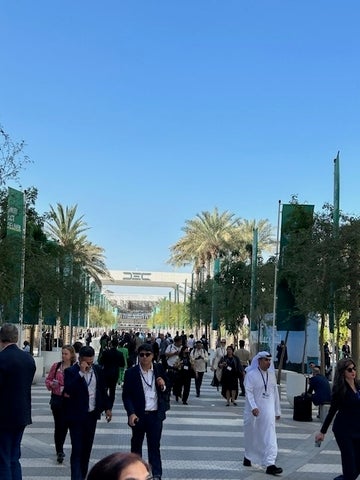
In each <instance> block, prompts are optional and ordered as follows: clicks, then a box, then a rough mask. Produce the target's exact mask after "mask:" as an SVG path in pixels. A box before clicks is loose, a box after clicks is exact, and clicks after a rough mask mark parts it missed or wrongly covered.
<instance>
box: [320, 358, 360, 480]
mask: <svg viewBox="0 0 360 480" xmlns="http://www.w3.org/2000/svg"><path fill="white" fill-rule="evenodd" d="M335 415H336V417H335ZM334 417H335V420H334V423H333V428H332V430H333V432H334V435H335V439H336V442H337V444H338V446H339V449H340V453H341V463H342V470H343V474H342V475H340V476H339V477H336V480H340V479H341V480H355V479H356V478H358V475H360V382H359V380H358V378H357V376H356V365H355V363H354V361H353V360H352V359H351V358H343V359H342V360H339V361H338V363H337V366H336V371H335V377H334V384H333V388H332V395H331V404H330V409H329V413H328V414H327V416H326V418H325V420H324V423H323V425H322V427H321V429H320V432H319V433H317V434H316V436H315V440H316V441H319V442H321V441H323V440H324V437H325V434H326V432H327V430H328V428H329V426H330V424H331V422H332V420H333V418H334Z"/></svg>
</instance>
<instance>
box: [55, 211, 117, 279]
mask: <svg viewBox="0 0 360 480" xmlns="http://www.w3.org/2000/svg"><path fill="white" fill-rule="evenodd" d="M50 209H51V210H50V220H48V222H47V231H48V233H49V235H50V236H51V237H52V239H53V240H55V241H56V242H57V243H58V244H59V245H60V246H61V247H62V248H63V251H64V253H65V255H70V256H71V257H72V261H73V262H74V263H76V264H79V265H81V267H82V269H83V271H85V272H86V273H87V274H89V275H90V277H92V278H93V279H94V281H95V282H96V283H97V285H98V286H99V287H101V280H100V277H101V276H103V277H107V276H109V272H108V269H107V268H106V265H105V261H104V249H103V248H102V247H99V246H98V245H95V244H93V243H91V242H89V240H88V239H87V236H86V235H85V234H84V232H86V231H87V230H88V229H89V227H88V226H87V224H86V222H84V220H83V215H82V216H81V217H79V218H77V219H76V218H75V216H76V210H77V205H74V206H72V207H66V208H65V210H64V207H63V206H62V205H61V204H60V203H58V204H57V211H55V209H54V208H53V207H52V206H51V205H50Z"/></svg>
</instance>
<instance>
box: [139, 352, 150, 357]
mask: <svg viewBox="0 0 360 480" xmlns="http://www.w3.org/2000/svg"><path fill="white" fill-rule="evenodd" d="M150 355H151V353H150V352H141V353H139V357H150Z"/></svg>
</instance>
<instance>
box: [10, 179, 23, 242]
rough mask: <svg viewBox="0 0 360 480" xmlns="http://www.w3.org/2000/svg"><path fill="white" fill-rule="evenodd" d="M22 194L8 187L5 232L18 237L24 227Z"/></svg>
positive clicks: (20, 235)
mask: <svg viewBox="0 0 360 480" xmlns="http://www.w3.org/2000/svg"><path fill="white" fill-rule="evenodd" d="M24 208H25V205H24V194H23V192H20V191H19V190H15V189H14V188H10V187H9V189H8V210H7V234H8V235H18V236H19V237H20V238H21V237H22V234H23V228H24Z"/></svg>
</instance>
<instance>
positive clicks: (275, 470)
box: [266, 465, 283, 475]
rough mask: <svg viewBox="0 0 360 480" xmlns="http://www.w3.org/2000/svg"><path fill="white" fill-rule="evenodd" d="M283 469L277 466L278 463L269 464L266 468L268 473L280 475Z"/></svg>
mask: <svg viewBox="0 0 360 480" xmlns="http://www.w3.org/2000/svg"><path fill="white" fill-rule="evenodd" d="M282 471H283V469H282V468H280V467H277V466H276V465H269V466H268V467H267V469H266V473H268V474H269V475H280V473H282Z"/></svg>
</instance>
